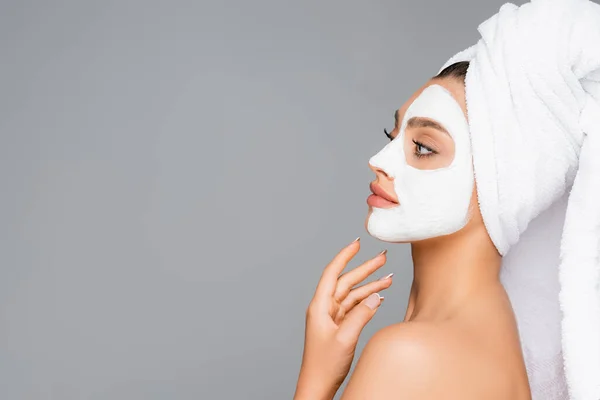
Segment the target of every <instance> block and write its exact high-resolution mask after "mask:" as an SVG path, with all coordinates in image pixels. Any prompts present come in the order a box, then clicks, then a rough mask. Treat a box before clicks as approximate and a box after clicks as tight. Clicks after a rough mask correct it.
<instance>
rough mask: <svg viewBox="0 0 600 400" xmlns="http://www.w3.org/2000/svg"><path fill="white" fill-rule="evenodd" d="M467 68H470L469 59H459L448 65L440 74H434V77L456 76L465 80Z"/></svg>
mask: <svg viewBox="0 0 600 400" xmlns="http://www.w3.org/2000/svg"><path fill="white" fill-rule="evenodd" d="M467 69H469V62H468V61H459V62H455V63H454V64H450V65H448V66H447V67H446V68H444V69H443V70H442V71H440V73H439V74H437V75H436V76H434V77H433V78H432V79H436V78H447V77H449V78H455V79H460V80H462V81H463V82H464V80H465V77H466V76H467Z"/></svg>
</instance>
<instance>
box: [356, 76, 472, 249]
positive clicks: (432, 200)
mask: <svg viewBox="0 0 600 400" xmlns="http://www.w3.org/2000/svg"><path fill="white" fill-rule="evenodd" d="M417 116H418V117H424V118H430V119H433V120H435V121H437V122H439V123H440V124H442V125H443V126H444V127H445V128H446V130H447V131H448V132H449V133H450V136H451V137H452V139H453V140H454V149H455V151H454V158H453V160H452V163H451V164H450V165H449V166H447V167H444V168H439V169H433V170H421V169H417V168H414V167H412V166H410V165H408V164H407V162H406V156H405V152H404V136H405V133H404V131H405V127H406V122H407V121H408V120H409V119H410V118H412V117H417ZM409 154H410V152H409ZM369 163H370V164H371V165H373V166H374V167H377V168H380V169H382V170H383V171H384V172H385V173H386V174H388V175H389V177H390V178H393V180H394V189H395V191H396V194H397V196H398V201H399V203H400V205H398V206H396V207H393V208H378V207H373V211H372V213H371V215H370V216H369V221H368V225H367V230H368V232H369V234H370V235H372V236H374V237H376V238H378V239H380V240H384V241H389V242H410V241H417V240H422V239H429V238H433V237H437V236H442V235H448V234H451V233H454V232H456V231H458V230H460V229H461V228H463V227H464V226H465V225H466V224H467V222H468V219H469V205H470V202H471V195H472V192H473V183H474V178H473V166H472V159H471V141H470V137H469V125H468V122H467V119H466V118H465V116H464V114H463V111H462V109H461V107H460V105H459V104H458V102H457V101H456V100H455V99H454V97H453V96H452V94H451V93H450V92H449V91H448V90H447V89H446V88H444V87H443V86H440V85H435V84H434V85H431V86H428V87H427V88H425V90H423V92H422V93H421V94H420V95H419V96H418V97H417V98H416V99H415V100H414V101H413V103H412V104H411V105H410V107H409V108H408V109H407V110H406V113H405V115H404V118H403V120H402V124H401V125H400V132H399V133H398V135H397V136H396V137H395V138H394V140H392V141H391V142H390V143H389V144H388V145H386V146H385V147H384V148H383V149H382V150H381V151H380V152H379V153H377V154H376V155H374V156H373V157H371V159H370V160H369Z"/></svg>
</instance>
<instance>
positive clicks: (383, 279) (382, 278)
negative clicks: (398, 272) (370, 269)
mask: <svg viewBox="0 0 600 400" xmlns="http://www.w3.org/2000/svg"><path fill="white" fill-rule="evenodd" d="M392 276H394V273H393V272H392V273H391V274H389V275H388V276H383V277H381V278H379V280H380V281H385V280H386V279H388V278H391V277H392Z"/></svg>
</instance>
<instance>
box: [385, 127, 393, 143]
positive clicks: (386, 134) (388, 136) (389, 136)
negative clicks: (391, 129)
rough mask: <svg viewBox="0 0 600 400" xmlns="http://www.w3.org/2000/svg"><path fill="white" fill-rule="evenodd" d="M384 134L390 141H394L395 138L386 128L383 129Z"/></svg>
mask: <svg viewBox="0 0 600 400" xmlns="http://www.w3.org/2000/svg"><path fill="white" fill-rule="evenodd" d="M383 133H385V136H387V138H388V139H390V141H392V140H394V138H393V137H392V135H390V134H389V133H388V131H387V130H386V129H385V128H383Z"/></svg>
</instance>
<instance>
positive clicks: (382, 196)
mask: <svg viewBox="0 0 600 400" xmlns="http://www.w3.org/2000/svg"><path fill="white" fill-rule="evenodd" d="M369 189H371V192H372V193H373V194H372V195H370V196H369V197H367V204H368V205H370V206H373V207H380V208H390V207H396V206H398V205H399V204H398V203H397V202H396V201H394V199H393V198H392V197H391V195H389V194H388V193H386V191H385V190H383V188H382V187H381V186H379V185H378V184H377V183H375V182H371V183H370V184H369Z"/></svg>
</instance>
